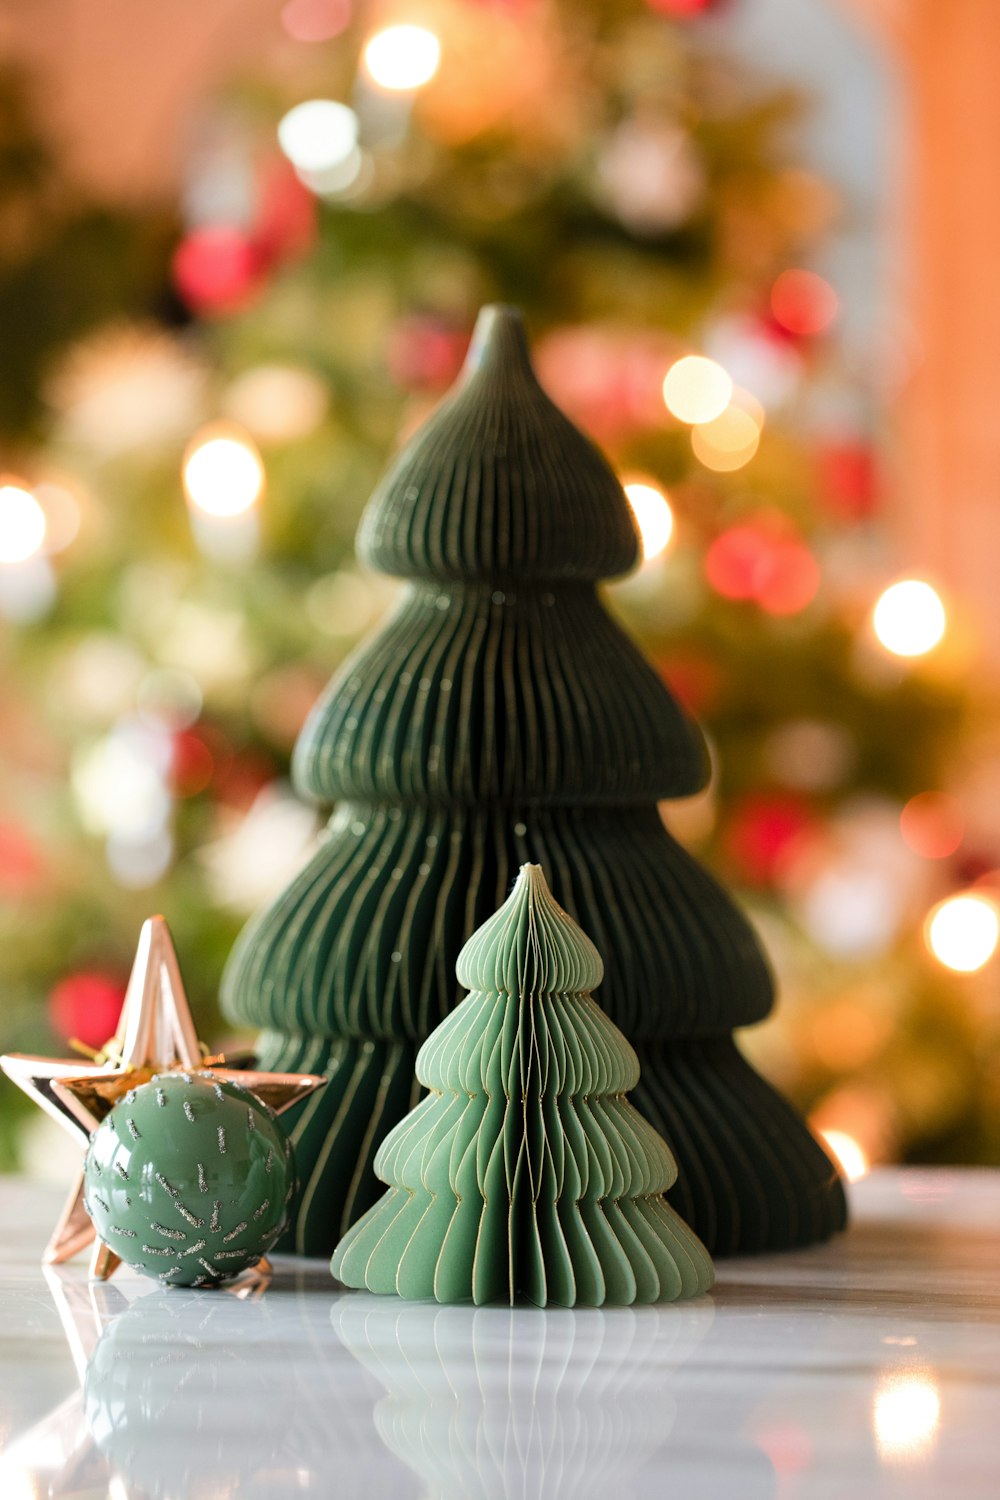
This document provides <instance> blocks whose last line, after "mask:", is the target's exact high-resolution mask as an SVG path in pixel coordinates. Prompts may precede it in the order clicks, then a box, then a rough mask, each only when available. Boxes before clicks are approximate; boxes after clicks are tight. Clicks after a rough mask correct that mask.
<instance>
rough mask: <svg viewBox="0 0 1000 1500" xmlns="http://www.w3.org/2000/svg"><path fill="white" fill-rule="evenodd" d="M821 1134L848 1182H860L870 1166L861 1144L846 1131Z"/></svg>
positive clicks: (824, 1131) (829, 1131) (821, 1132)
mask: <svg viewBox="0 0 1000 1500" xmlns="http://www.w3.org/2000/svg"><path fill="white" fill-rule="evenodd" d="M819 1134H820V1136H821V1137H822V1138H823V1140H824V1141H825V1142H826V1145H827V1146H828V1147H829V1149H830V1152H831V1153H832V1155H833V1156H835V1157H836V1159H837V1161H838V1162H839V1164H840V1167H841V1170H842V1171H843V1173H844V1176H845V1177H846V1178H847V1180H848V1182H859V1181H860V1180H861V1178H862V1177H864V1176H865V1175H866V1174H867V1172H868V1169H869V1166H870V1162H869V1160H868V1157H867V1156H866V1154H865V1151H864V1148H863V1147H862V1145H861V1143H860V1142H859V1141H856V1140H855V1139H854V1137H853V1135H848V1134H847V1131H846V1130H821V1131H820V1132H819Z"/></svg>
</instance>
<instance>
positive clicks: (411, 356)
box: [386, 313, 469, 391]
mask: <svg viewBox="0 0 1000 1500" xmlns="http://www.w3.org/2000/svg"><path fill="white" fill-rule="evenodd" d="M468 346H469V331H468V329H467V328H456V327H455V326H454V325H453V324H451V323H449V322H447V321H446V320H445V319H444V318H438V317H435V316H434V315H433V314H431V313H414V314H412V315H411V316H410V317H406V318H400V319H399V321H398V322H397V323H396V324H395V325H394V327H393V328H392V330H391V333H390V336H389V344H388V347H387V349H386V365H387V366H388V370H389V374H390V375H391V376H392V378H393V380H394V381H395V382H396V384H397V385H399V386H401V387H402V388H403V390H405V391H443V390H444V389H445V388H446V387H447V386H449V385H451V383H452V381H453V380H454V379H455V376H456V375H457V374H458V372H459V370H460V369H461V368H462V361H463V359H464V358H465V351H466V349H467V348H468Z"/></svg>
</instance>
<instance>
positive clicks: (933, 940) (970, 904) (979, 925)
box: [926, 891, 1000, 974]
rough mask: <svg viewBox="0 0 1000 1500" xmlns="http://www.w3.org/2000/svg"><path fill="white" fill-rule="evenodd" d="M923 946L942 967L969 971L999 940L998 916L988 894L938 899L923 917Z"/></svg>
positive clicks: (984, 960) (978, 965) (986, 959)
mask: <svg viewBox="0 0 1000 1500" xmlns="http://www.w3.org/2000/svg"><path fill="white" fill-rule="evenodd" d="M926 939H927V946H928V948H929V949H930V951H931V952H932V953H933V955H934V957H935V958H936V959H937V961H938V963H940V964H943V965H944V967H945V968H946V969H953V970H954V971H955V973H957V974H973V973H975V971H976V970H977V969H981V968H982V967H983V965H984V964H986V963H988V962H989V961H990V959H991V958H992V957H993V955H994V953H995V952H996V949H997V943H998V941H1000V915H998V913H997V908H996V905H995V903H994V902H993V901H991V900H990V898H989V896H984V895H982V894H980V893H979V892H976V891H968V892H965V893H964V894H962V895H959V896H949V897H947V899H946V900H944V901H939V902H938V904H937V906H935V907H934V910H933V911H932V912H931V913H930V915H929V917H928V918H927V925H926Z"/></svg>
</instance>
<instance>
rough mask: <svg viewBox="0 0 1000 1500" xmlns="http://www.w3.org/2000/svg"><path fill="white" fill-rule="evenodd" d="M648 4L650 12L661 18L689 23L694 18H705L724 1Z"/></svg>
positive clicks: (655, 0)
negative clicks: (672, 18) (665, 17)
mask: <svg viewBox="0 0 1000 1500" xmlns="http://www.w3.org/2000/svg"><path fill="white" fill-rule="evenodd" d="M646 3H647V5H648V6H649V8H650V10H655V11H656V12H657V13H658V14H659V15H661V16H673V17H675V19H677V20H681V21H687V20H690V19H691V17H692V16H703V15H706V14H707V13H708V11H710V10H717V9H718V8H719V5H720V4H722V3H724V0H646Z"/></svg>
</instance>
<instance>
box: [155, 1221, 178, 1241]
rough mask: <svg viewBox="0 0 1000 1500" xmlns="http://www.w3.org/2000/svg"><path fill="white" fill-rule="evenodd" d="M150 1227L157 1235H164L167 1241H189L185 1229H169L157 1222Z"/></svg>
mask: <svg viewBox="0 0 1000 1500" xmlns="http://www.w3.org/2000/svg"><path fill="white" fill-rule="evenodd" d="M149 1227H150V1229H152V1230H154V1231H155V1233H156V1234H162V1235H163V1238H164V1239H165V1240H186V1239H187V1235H186V1234H185V1233H184V1231H183V1229H168V1228H167V1226H166V1224H157V1223H155V1222H154V1223H152V1224H150V1226H149Z"/></svg>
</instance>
